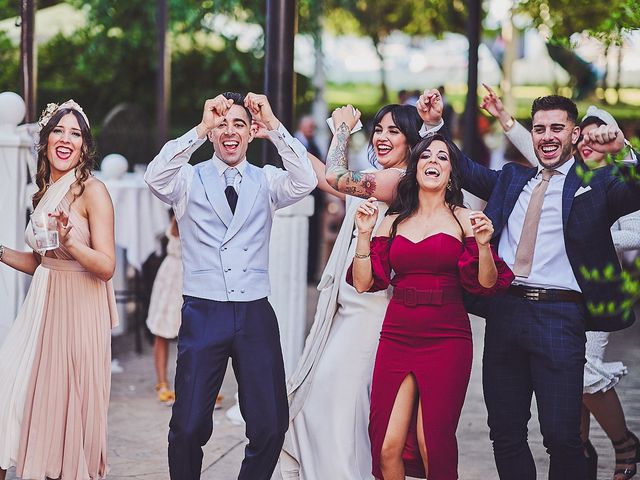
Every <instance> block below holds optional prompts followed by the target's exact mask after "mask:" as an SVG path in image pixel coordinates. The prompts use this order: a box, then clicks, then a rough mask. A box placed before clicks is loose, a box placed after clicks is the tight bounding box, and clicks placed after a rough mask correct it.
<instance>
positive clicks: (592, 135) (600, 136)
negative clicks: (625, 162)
mask: <svg viewBox="0 0 640 480" xmlns="http://www.w3.org/2000/svg"><path fill="white" fill-rule="evenodd" d="M583 139H584V142H585V143H586V144H587V145H588V146H589V148H591V149H593V150H595V151H596V152H600V153H611V154H613V153H618V152H619V151H620V150H622V149H623V148H624V134H623V133H622V132H621V131H620V129H619V128H618V127H616V126H615V125H600V126H599V127H597V128H594V129H593V130H591V131H590V132H587V133H584V134H583Z"/></svg>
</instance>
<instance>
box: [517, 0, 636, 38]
mask: <svg viewBox="0 0 640 480" xmlns="http://www.w3.org/2000/svg"><path fill="white" fill-rule="evenodd" d="M518 9H519V10H520V11H521V12H525V13H528V14H529V16H530V17H531V18H532V20H533V23H534V25H536V26H543V27H544V28H546V29H548V31H549V32H550V33H551V34H552V35H553V38H554V39H555V40H558V41H563V42H566V41H567V40H568V38H569V37H570V36H571V35H572V34H574V33H579V32H584V31H586V32H589V33H590V34H591V35H592V36H594V37H597V38H600V39H601V40H604V41H605V42H607V43H608V42H612V41H619V40H620V38H621V35H622V34H623V33H624V32H625V31H628V30H634V29H637V28H639V27H640V2H638V1H637V0H609V1H607V2H594V1H593V0H521V1H520V4H519V6H518Z"/></svg>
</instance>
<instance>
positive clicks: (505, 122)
mask: <svg viewBox="0 0 640 480" xmlns="http://www.w3.org/2000/svg"><path fill="white" fill-rule="evenodd" d="M482 86H483V87H484V89H485V90H486V91H487V95H485V96H484V97H483V98H482V102H480V108H484V109H485V110H486V111H487V112H489V113H490V114H491V116H492V117H494V118H497V119H498V121H499V122H500V125H502V128H503V129H504V130H505V131H507V130H509V129H510V128H511V127H512V126H513V117H512V116H511V114H510V113H509V112H508V111H507V110H506V109H505V108H504V104H503V103H502V100H501V99H500V97H499V96H498V94H497V93H496V92H495V91H494V90H493V88H491V87H490V86H489V85H487V84H485V83H483V84H482Z"/></svg>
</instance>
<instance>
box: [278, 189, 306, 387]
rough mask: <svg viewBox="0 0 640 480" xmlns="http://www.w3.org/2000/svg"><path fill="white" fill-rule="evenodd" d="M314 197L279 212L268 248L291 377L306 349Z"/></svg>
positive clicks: (285, 366)
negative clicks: (308, 274) (311, 220)
mask: <svg viewBox="0 0 640 480" xmlns="http://www.w3.org/2000/svg"><path fill="white" fill-rule="evenodd" d="M311 215H313V197H312V196H308V197H306V198H304V199H303V200H301V201H300V202H298V203H295V204H293V205H291V206H289V207H287V208H283V209H281V210H278V211H277V213H276V216H275V218H274V222H273V227H272V230H271V243H270V244H269V279H270V281H271V295H270V296H269V301H270V302H271V305H272V306H273V309H274V310H275V312H276V315H277V317H278V324H279V325H280V342H281V343H282V355H283V357H284V368H285V371H286V373H287V375H288V374H290V373H291V372H292V371H293V370H294V369H295V368H296V364H297V363H298V359H299V358H300V355H301V354H302V349H303V347H304V334H305V326H306V314H307V252H308V250H309V217H310V216H311Z"/></svg>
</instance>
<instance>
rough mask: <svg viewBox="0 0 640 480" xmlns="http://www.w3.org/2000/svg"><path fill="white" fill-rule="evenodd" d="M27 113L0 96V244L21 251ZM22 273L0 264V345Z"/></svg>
mask: <svg viewBox="0 0 640 480" xmlns="http://www.w3.org/2000/svg"><path fill="white" fill-rule="evenodd" d="M25 113H26V107H25V103H24V101H23V100H22V98H21V97H20V96H19V95H17V94H15V93H12V92H3V93H0V171H1V172H2V175H0V217H1V218H2V228H0V244H2V245H5V246H7V247H9V248H12V249H16V250H24V247H25V243H24V229H25V227H26V208H27V205H26V193H25V192H26V187H27V162H25V156H29V155H31V145H30V143H29V142H28V141H25V138H24V136H23V135H21V134H20V132H19V131H18V128H17V126H18V124H19V123H20V122H22V120H23V119H24V116H25ZM21 277H22V274H21V273H19V272H17V271H16V270H14V269H13V268H10V267H8V266H7V265H0V305H2V308H0V343H2V339H3V338H4V336H5V333H6V331H7V330H8V328H9V326H10V325H11V323H12V322H13V320H14V319H15V318H16V315H17V313H18V308H19V307H20V304H21V303H22V298H23V290H24V289H23V288H22V278H21Z"/></svg>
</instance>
